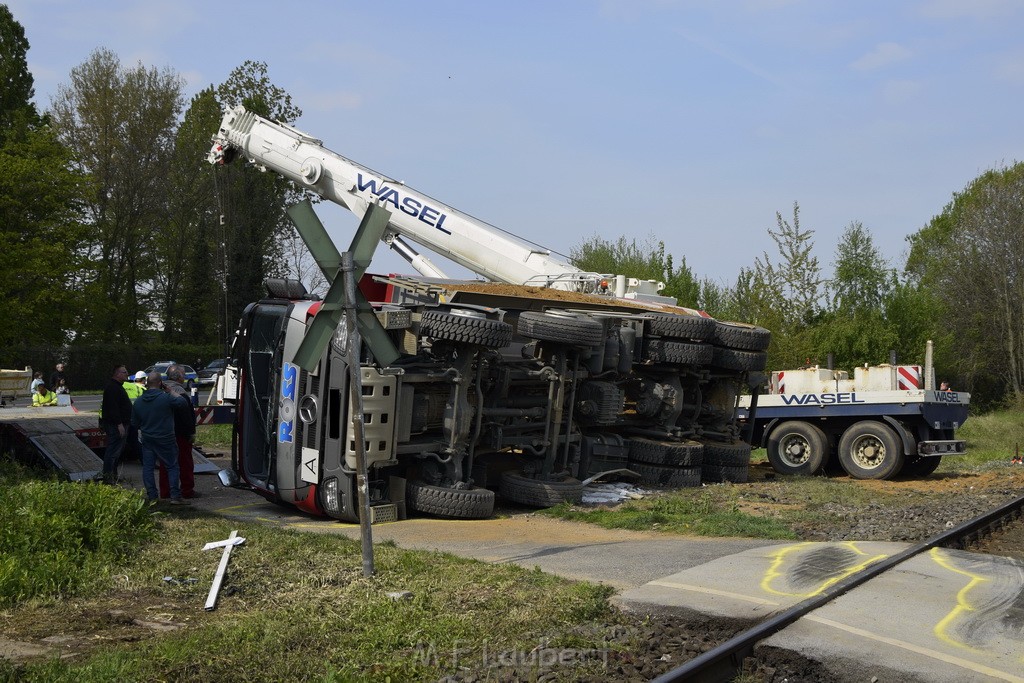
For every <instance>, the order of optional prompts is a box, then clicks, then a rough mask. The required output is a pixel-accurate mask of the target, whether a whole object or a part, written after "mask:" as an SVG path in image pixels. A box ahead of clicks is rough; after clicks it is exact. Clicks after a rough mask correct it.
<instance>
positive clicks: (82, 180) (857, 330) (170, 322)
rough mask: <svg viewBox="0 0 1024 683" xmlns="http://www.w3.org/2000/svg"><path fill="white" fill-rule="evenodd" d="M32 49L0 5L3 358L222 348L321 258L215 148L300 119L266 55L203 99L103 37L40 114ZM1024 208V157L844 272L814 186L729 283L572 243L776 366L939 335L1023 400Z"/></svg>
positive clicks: (982, 386)
mask: <svg viewBox="0 0 1024 683" xmlns="http://www.w3.org/2000/svg"><path fill="white" fill-rule="evenodd" d="M28 50H29V41H28V39H27V38H26V36H25V33H24V30H23V28H22V26H21V25H20V24H19V23H18V22H17V21H16V20H15V19H14V17H13V15H12V14H11V12H10V10H9V9H8V8H7V6H6V5H0V79H2V82H3V84H4V88H3V89H2V90H0V233H2V234H0V238H2V240H3V241H2V244H3V245H4V248H3V249H0V297H2V300H3V301H4V302H5V310H4V315H2V316H0V365H3V366H4V367H19V366H20V365H23V364H26V363H34V364H36V365H44V366H45V365H51V364H52V363H53V362H55V360H57V359H61V358H64V359H67V358H68V357H71V356H76V354H77V357H78V358H79V359H80V362H79V363H78V365H79V367H81V366H82V364H85V365H88V364H90V363H91V364H93V365H95V366H96V368H97V370H96V372H99V373H100V375H99V376H98V378H97V381H100V382H102V379H103V376H102V373H103V372H105V371H106V369H107V367H106V365H107V363H108V361H110V362H124V359H125V358H126V357H132V358H135V357H137V358H139V363H141V362H143V359H144V358H146V357H147V356H148V357H149V358H150V359H151V360H157V358H156V357H155V355H160V356H161V359H163V356H164V355H176V356H182V357H181V358H178V360H181V361H182V362H190V363H194V362H196V360H201V359H207V360H208V359H210V358H213V357H215V356H219V355H222V354H223V353H225V349H226V346H225V345H226V343H227V341H228V340H229V338H230V337H231V336H232V333H233V327H234V323H235V321H237V319H238V316H239V314H240V313H241V311H242V309H243V308H244V307H245V305H247V304H248V303H250V302H252V301H255V300H257V299H258V298H260V297H261V296H262V294H263V281H264V280H265V279H266V278H267V277H280V276H296V275H300V274H303V273H308V261H307V260H306V258H305V255H304V253H303V249H302V247H301V245H300V244H299V242H298V240H297V239H296V236H295V233H294V230H293V228H292V227H291V224H290V223H289V222H288V220H287V217H286V214H285V208H286V207H287V206H288V205H290V204H291V203H293V202H294V201H297V200H298V199H299V198H300V197H301V196H302V192H303V191H302V190H301V189H298V188H295V187H294V186H293V185H291V184H290V183H289V182H288V181H286V180H284V179H283V178H281V177H280V176H277V175H276V174H272V173H258V172H254V171H253V170H252V169H251V168H246V166H245V165H244V164H234V165H229V166H220V167H215V166H213V165H211V164H209V163H207V161H206V153H207V151H208V149H209V146H210V136H211V134H212V133H213V132H214V131H215V130H216V129H217V126H218V125H219V123H220V119H221V117H222V114H223V111H224V109H225V108H227V107H231V106H235V105H238V104H242V105H244V106H245V107H246V108H248V109H250V110H252V111H254V112H256V113H258V114H260V115H262V116H266V117H268V118H271V119H276V120H279V121H283V122H287V123H294V122H295V121H296V120H297V119H298V118H299V117H300V116H301V113H302V112H301V110H300V109H299V108H298V107H297V106H295V105H294V104H293V103H292V99H291V96H290V95H289V94H288V93H287V92H286V91H285V90H284V89H283V88H281V87H279V86H277V85H275V84H274V83H273V82H272V81H271V80H270V77H269V75H268V68H267V65H266V64H265V63H262V62H254V61H246V62H244V63H243V64H241V65H240V66H238V67H237V68H235V69H234V70H233V71H232V72H231V73H230V74H229V75H228V77H227V78H226V79H225V80H224V82H223V83H220V84H218V85H210V86H208V87H206V88H204V89H203V90H201V91H200V92H199V93H198V94H196V95H195V96H194V97H192V98H191V100H189V101H188V102H186V101H185V95H184V82H183V80H182V78H181V76H180V75H179V74H177V73H175V72H174V71H173V70H171V69H169V68H165V69H156V68H152V67H147V66H145V65H143V64H141V63H139V64H136V65H125V64H123V63H122V62H121V61H120V59H119V58H118V56H117V55H116V54H114V53H113V52H111V51H110V50H108V49H105V48H102V47H101V48H98V49H96V50H95V51H94V52H93V53H92V54H91V55H90V56H89V57H88V58H87V59H86V60H85V61H84V62H83V63H82V64H80V65H78V66H76V67H75V68H73V69H72V70H71V72H70V74H69V75H68V79H67V81H66V82H65V83H63V84H62V85H60V86H59V88H58V89H57V92H56V95H55V96H54V97H53V99H52V101H51V103H50V107H49V108H48V109H47V110H45V111H39V110H38V109H37V107H36V105H35V104H34V103H33V98H34V86H33V79H32V75H31V73H30V72H29V70H28V66H27V59H26V56H27V53H28ZM1022 214H1024V165H1022V164H1013V165H1010V166H1003V167H999V168H995V169H993V170H990V171H987V172H985V173H984V174H982V175H981V176H979V177H978V178H976V179H975V180H974V181H972V182H971V183H970V184H969V185H968V186H967V187H966V188H964V189H963V190H962V191H960V192H957V193H955V194H954V195H953V197H952V199H951V200H950V202H949V203H948V204H947V205H946V206H945V207H943V208H942V209H941V210H940V211H939V213H938V214H937V215H936V216H934V217H933V218H932V219H931V220H930V221H928V223H927V224H926V225H924V227H922V228H921V229H919V230H918V231H916V232H914V233H913V234H911V235H909V236H908V238H907V240H908V242H909V247H910V248H909V251H908V255H907V257H906V260H905V262H903V263H891V262H890V261H889V260H888V259H887V258H886V257H885V256H884V255H883V254H881V253H880V251H879V250H878V248H877V247H876V246H875V243H874V241H873V238H872V235H871V232H870V230H869V228H868V227H866V226H864V225H862V224H861V223H860V222H858V221H856V220H854V221H851V222H850V224H849V225H848V226H847V227H846V229H845V231H844V232H843V234H842V236H841V238H840V240H839V242H838V244H836V245H835V248H834V253H833V259H832V263H831V265H832V268H831V271H830V272H829V271H828V270H827V269H826V268H825V267H823V266H822V264H821V263H820V262H819V260H818V258H817V256H815V244H814V230H813V229H809V228H805V227H804V226H803V225H801V222H800V207H799V205H798V204H797V203H794V204H793V207H792V211H791V212H789V211H787V212H786V215H783V214H782V213H781V212H779V213H777V214H776V216H775V221H774V226H773V227H770V228H769V229H768V233H769V235H770V236H771V238H772V240H773V242H774V244H775V246H776V250H775V252H774V253H771V254H769V253H763V254H762V255H761V256H759V257H757V258H756V259H755V260H754V262H753V263H752V264H751V265H750V266H749V267H745V268H742V269H741V270H740V272H739V274H738V275H737V277H736V279H735V281H733V282H732V283H729V284H723V283H718V282H714V281H712V280H710V279H709V278H702V277H700V276H698V275H696V274H694V272H693V271H692V270H691V269H690V267H689V266H688V265H687V263H686V259H685V257H684V258H679V259H675V258H673V256H672V255H671V254H668V253H666V249H665V246H664V243H662V242H659V241H657V240H656V239H655V238H653V237H651V238H647V239H646V240H638V239H636V238H629V237H620V238H618V239H613V240H608V239H605V238H603V237H599V236H595V237H594V238H592V239H590V240H587V241H585V242H584V243H582V244H580V245H578V246H577V247H575V248H574V249H573V250H572V251H571V256H572V258H573V260H574V261H575V262H576V264H577V265H579V266H580V267H582V268H584V269H586V270H592V271H597V272H605V273H613V272H614V273H628V274H629V275H631V276H635V277H640V278H643V279H656V280H661V281H663V282H665V283H666V291H665V293H666V294H668V295H670V296H675V297H676V298H678V299H679V301H680V302H681V303H682V304H683V305H687V306H692V307H696V308H702V309H704V310H707V311H708V312H709V313H710V314H712V315H713V316H715V317H717V318H721V319H726V320H737V321H746V322H750V323H754V324H757V325H761V326H763V327H766V328H768V329H770V330H771V331H772V333H773V343H772V346H771V348H770V349H769V367H770V368H774V369H785V368H795V367H800V366H803V365H807V364H821V365H824V364H825V363H826V362H827V359H828V358H829V356H831V358H832V359H833V362H834V366H835V367H837V368H841V369H847V370H852V369H853V367H855V366H857V365H863V364H865V363H867V364H877V363H882V362H886V361H888V359H889V358H890V353H891V352H895V353H896V356H897V358H898V360H899V362H901V363H918V362H921V361H923V355H924V348H925V342H926V341H927V340H933V341H934V344H935V363H936V368H937V372H938V373H940V374H941V376H942V377H943V378H948V379H950V380H952V381H953V382H954V386H955V387H956V388H958V389H962V390H966V391H971V392H972V393H973V394H974V395H975V399H976V401H979V400H980V401H981V402H984V403H988V404H992V403H995V402H1000V401H1014V402H1018V403H1020V402H1022V401H1021V399H1022V396H1024V325H1022V323H1024V292H1022V291H1021V290H1022V289H1024V277H1022V266H1024V233H1022V231H1021V226H1022V225H1024V220H1022V218H1024V215H1022ZM307 284H309V283H308V282H307ZM133 367H134V365H133ZM90 372H91V371H90ZM90 381H92V380H90ZM97 386H99V384H97Z"/></svg>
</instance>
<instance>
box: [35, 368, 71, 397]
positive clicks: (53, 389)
mask: <svg viewBox="0 0 1024 683" xmlns="http://www.w3.org/2000/svg"><path fill="white" fill-rule="evenodd" d="M29 388H30V391H31V392H32V407H34V408H39V407H42V406H55V405H58V404H59V403H60V399H58V398H57V397H58V396H60V395H62V394H67V395H70V394H71V390H70V389H69V388H68V379H67V377H66V376H65V375H64V363H57V368H56V370H55V371H54V372H53V373H51V374H50V381H49V382H45V381H44V380H43V373H41V372H37V373H35V375H33V376H32V383H31V384H30V385H29Z"/></svg>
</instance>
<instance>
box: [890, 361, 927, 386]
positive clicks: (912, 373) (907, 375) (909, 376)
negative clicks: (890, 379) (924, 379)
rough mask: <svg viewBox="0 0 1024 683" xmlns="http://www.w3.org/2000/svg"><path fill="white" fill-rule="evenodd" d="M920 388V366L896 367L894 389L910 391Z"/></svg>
mask: <svg viewBox="0 0 1024 683" xmlns="http://www.w3.org/2000/svg"><path fill="white" fill-rule="evenodd" d="M920 388H921V366H920V365H898V366H896V389H897V390H899V391H910V390H911V389H920Z"/></svg>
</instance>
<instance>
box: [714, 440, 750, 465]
mask: <svg viewBox="0 0 1024 683" xmlns="http://www.w3.org/2000/svg"><path fill="white" fill-rule="evenodd" d="M703 464H705V465H721V466H723V467H749V466H750V444H749V443H746V442H744V441H737V442H735V443H723V442H718V441H705V442H704V462H703Z"/></svg>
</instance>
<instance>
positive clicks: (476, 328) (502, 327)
mask: <svg viewBox="0 0 1024 683" xmlns="http://www.w3.org/2000/svg"><path fill="white" fill-rule="evenodd" d="M421 331H422V333H423V334H425V335H426V336H428V337H431V338H433V339H443V340H445V341H453V342H462V343H464V344H475V345H476V346H483V347H485V348H489V349H501V348H504V347H506V346H508V344H509V342H511V341H512V326H511V325H509V324H508V323H506V322H502V321H500V320H491V319H490V318H478V317H475V316H469V315H458V314H456V313H449V312H448V311H424V312H423V319H422V321H421Z"/></svg>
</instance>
